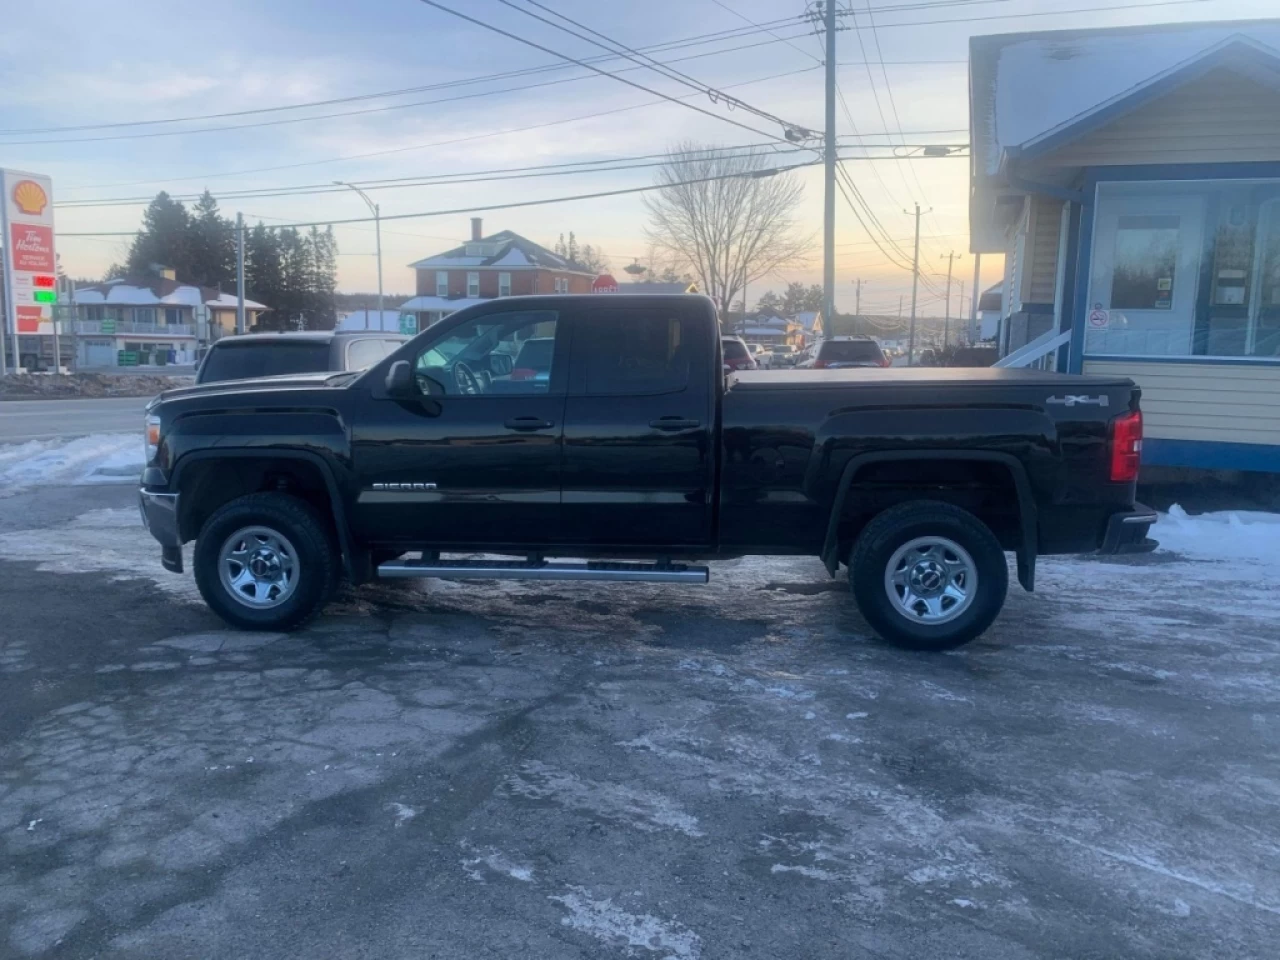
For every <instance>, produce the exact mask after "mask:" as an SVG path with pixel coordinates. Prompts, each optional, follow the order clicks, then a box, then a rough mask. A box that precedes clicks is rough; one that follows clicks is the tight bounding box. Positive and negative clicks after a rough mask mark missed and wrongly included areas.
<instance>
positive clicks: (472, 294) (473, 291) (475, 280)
mask: <svg viewBox="0 0 1280 960" xmlns="http://www.w3.org/2000/svg"><path fill="white" fill-rule="evenodd" d="M467 296H468V297H469V298H472V299H474V298H476V297H478V296H480V274H479V273H477V272H475V271H468V273H467Z"/></svg>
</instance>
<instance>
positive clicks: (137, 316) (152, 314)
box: [133, 307, 156, 324]
mask: <svg viewBox="0 0 1280 960" xmlns="http://www.w3.org/2000/svg"><path fill="white" fill-rule="evenodd" d="M133 322H134V323H150V324H154V323H155V322H156V310H155V307H134V308H133Z"/></svg>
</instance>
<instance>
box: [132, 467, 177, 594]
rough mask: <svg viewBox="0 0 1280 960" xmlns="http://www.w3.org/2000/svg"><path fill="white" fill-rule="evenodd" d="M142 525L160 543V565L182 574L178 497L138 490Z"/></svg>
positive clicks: (142, 489)
mask: <svg viewBox="0 0 1280 960" xmlns="http://www.w3.org/2000/svg"><path fill="white" fill-rule="evenodd" d="M138 509H139V510H140V511H141V512H142V525H143V526H144V527H146V528H147V531H148V532H149V533H150V534H151V535H152V536H153V537H155V538H156V540H158V541H159V542H160V563H161V564H162V565H163V566H164V568H165V569H166V570H169V571H170V572H172V573H181V572H182V535H181V534H180V533H179V532H178V495H177V494H176V493H152V492H151V491H150V490H147V489H146V488H145V487H143V488H141V489H139V490H138Z"/></svg>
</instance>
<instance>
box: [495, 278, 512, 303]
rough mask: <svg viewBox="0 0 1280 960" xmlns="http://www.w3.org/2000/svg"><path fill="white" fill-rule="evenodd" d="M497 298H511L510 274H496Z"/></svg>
mask: <svg viewBox="0 0 1280 960" xmlns="http://www.w3.org/2000/svg"><path fill="white" fill-rule="evenodd" d="M498 296H500V297H509V296H511V274H509V273H500V274H498Z"/></svg>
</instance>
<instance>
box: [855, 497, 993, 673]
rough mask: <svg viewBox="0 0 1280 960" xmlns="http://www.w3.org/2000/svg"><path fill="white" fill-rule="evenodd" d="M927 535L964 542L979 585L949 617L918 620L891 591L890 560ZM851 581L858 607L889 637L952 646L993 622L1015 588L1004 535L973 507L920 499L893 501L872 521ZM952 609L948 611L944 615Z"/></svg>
mask: <svg viewBox="0 0 1280 960" xmlns="http://www.w3.org/2000/svg"><path fill="white" fill-rule="evenodd" d="M921 538H940V539H941V540H945V541H950V542H951V543H952V544H955V545H958V546H960V547H961V548H963V550H964V551H965V552H966V553H967V554H968V559H969V560H971V561H972V565H973V568H974V571H975V574H976V577H975V579H976V581H977V584H976V588H975V589H974V592H973V596H972V598H971V599H970V600H969V601H968V603H967V606H966V607H964V609H963V610H962V611H961V612H959V613H958V614H955V615H954V616H953V619H949V620H946V621H945V622H939V623H928V622H925V621H924V620H915V619H913V618H912V617H910V616H909V615H908V613H907V612H905V611H904V610H901V609H899V604H896V603H895V602H894V601H893V600H891V599H890V596H889V586H888V585H887V583H886V579H887V568H888V566H889V563H890V561H891V560H893V558H894V555H895V554H896V553H897V552H898V550H899V549H900V548H903V547H905V546H906V545H907V544H910V543H912V542H913V541H916V540H919V539H921ZM895 566H897V564H895ZM849 584H850V586H851V587H852V588H853V595H854V598H855V599H856V600H857V602H858V609H859V610H861V612H862V615H863V616H864V617H865V618H866V620H867V623H869V624H871V627H872V628H873V629H874V630H875V631H876V633H878V634H879V635H880V636H881V637H883V638H884V639H886V640H888V641H889V642H891V643H895V644H897V645H899V646H902V647H907V648H909V649H912V650H950V649H953V648H955V647H959V646H961V645H963V644H966V643H968V642H969V641H970V640H973V639H974V638H975V637H978V636H981V635H982V633H983V632H984V631H985V630H986V629H987V628H988V627H989V626H991V623H992V621H994V620H995V618H996V616H997V615H998V614H999V613H1000V608H1001V607H1003V606H1004V598H1005V595H1006V594H1007V593H1008V591H1009V567H1008V564H1007V563H1006V562H1005V556H1004V550H1003V549H1002V548H1001V546H1000V541H999V540H997V539H996V536H995V534H993V533H992V532H991V530H990V528H989V527H987V525H986V524H984V523H983V522H982V521H981V520H979V519H978V518H977V517H975V516H974V515H973V514H971V513H969V511H967V510H962V509H960V508H959V507H955V506H952V505H951V504H949V503H941V502H939V501H936V500H916V501H912V502H910V503H901V504H898V505H897V506H896V507H890V508H889V509H888V510H885V511H884V512H882V513H880V514H877V515H876V516H875V517H874V518H873V519H872V520H871V522H870V523H868V524H867V525H866V527H865V528H864V529H863V531H862V534H861V536H859V537H858V541H857V543H855V544H854V547H853V551H852V553H851V554H850V557H849ZM899 596H900V597H901V596H902V594H899ZM904 606H905V604H904ZM917 611H918V613H919V608H917ZM948 614H949V612H948V611H943V614H942V615H943V616H946V615H948ZM919 615H921V616H924V615H925V614H923V613H919Z"/></svg>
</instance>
